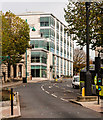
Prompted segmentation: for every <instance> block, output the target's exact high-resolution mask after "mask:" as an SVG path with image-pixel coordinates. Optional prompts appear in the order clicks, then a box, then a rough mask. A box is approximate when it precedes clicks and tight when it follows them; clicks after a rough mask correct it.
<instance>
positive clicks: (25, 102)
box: [15, 81, 102, 119]
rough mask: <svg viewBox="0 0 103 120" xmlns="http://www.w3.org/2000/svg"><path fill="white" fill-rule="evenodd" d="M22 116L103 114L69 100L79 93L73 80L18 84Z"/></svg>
mask: <svg viewBox="0 0 103 120" xmlns="http://www.w3.org/2000/svg"><path fill="white" fill-rule="evenodd" d="M15 91H18V92H19V93H20V104H21V115H22V116H21V117H20V118H18V119H22V118H68V119H72V118H101V117H102V116H101V115H102V114H100V113H97V112H95V111H93V110H90V109H87V108H84V107H82V106H80V105H77V104H74V103H71V102H69V101H68V100H69V99H72V98H75V97H76V96H78V95H79V90H78V89H73V88H71V82H70V81H69V82H63V83H51V82H40V83H28V84H23V85H21V86H17V87H16V88H15Z"/></svg>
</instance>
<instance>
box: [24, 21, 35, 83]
mask: <svg viewBox="0 0 103 120" xmlns="http://www.w3.org/2000/svg"><path fill="white" fill-rule="evenodd" d="M26 23H27V19H26ZM30 28H32V31H36V29H35V28H34V27H30ZM25 57H26V66H25V68H26V81H25V82H26V83H27V48H26V56H25Z"/></svg>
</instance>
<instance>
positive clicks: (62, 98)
mask: <svg viewBox="0 0 103 120" xmlns="http://www.w3.org/2000/svg"><path fill="white" fill-rule="evenodd" d="M60 99H61V100H63V101H66V102H68V100H65V99H63V98H60Z"/></svg>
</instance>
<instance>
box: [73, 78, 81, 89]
mask: <svg viewBox="0 0 103 120" xmlns="http://www.w3.org/2000/svg"><path fill="white" fill-rule="evenodd" d="M72 86H73V88H79V86H80V76H74V77H73V80H72Z"/></svg>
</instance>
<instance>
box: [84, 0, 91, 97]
mask: <svg viewBox="0 0 103 120" xmlns="http://www.w3.org/2000/svg"><path fill="white" fill-rule="evenodd" d="M85 6H86V54H87V60H86V63H87V64H86V69H87V70H86V81H85V95H86V96H90V95H92V91H91V73H90V72H89V7H90V2H86V3H85Z"/></svg>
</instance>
